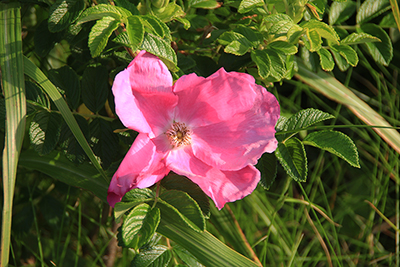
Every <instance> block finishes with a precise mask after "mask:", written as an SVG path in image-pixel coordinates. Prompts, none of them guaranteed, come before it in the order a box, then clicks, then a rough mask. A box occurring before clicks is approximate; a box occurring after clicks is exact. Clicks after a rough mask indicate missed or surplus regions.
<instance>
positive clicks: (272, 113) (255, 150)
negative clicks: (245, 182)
mask: <svg viewBox="0 0 400 267" xmlns="http://www.w3.org/2000/svg"><path fill="white" fill-rule="evenodd" d="M251 86H252V90H254V91H258V97H257V98H256V99H254V101H253V105H252V107H251V108H249V109H248V110H246V111H243V112H240V113H236V114H233V115H232V117H230V119H229V120H225V121H220V122H217V123H214V124H209V125H205V126H200V127H193V129H192V131H193V134H192V148H193V153H194V155H195V156H196V157H197V158H199V159H200V160H202V161H203V162H205V163H206V164H208V165H211V166H213V167H216V168H218V169H221V170H239V169H242V168H244V167H245V166H247V165H248V164H252V165H255V164H256V163H257V160H258V159H259V158H260V157H261V155H262V154H263V153H265V152H268V153H271V152H273V151H275V149H276V147H277V144H278V142H277V140H276V139H275V124H276V121H277V120H278V118H279V113H280V108H279V104H278V101H277V100H276V98H275V96H274V95H272V94H271V93H269V92H268V91H266V90H265V89H264V88H263V87H262V86H259V85H256V84H252V85H251Z"/></svg>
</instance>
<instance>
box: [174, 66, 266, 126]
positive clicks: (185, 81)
mask: <svg viewBox="0 0 400 267" xmlns="http://www.w3.org/2000/svg"><path fill="white" fill-rule="evenodd" d="M264 90H265V89H264ZM173 91H174V93H175V94H176V95H177V96H178V97H179V102H178V105H177V107H176V115H175V118H176V120H177V121H182V122H185V123H188V124H190V125H191V126H205V125H208V124H212V123H217V122H220V121H226V120H230V119H231V118H232V117H233V116H234V115H235V114H237V113H241V112H244V111H248V110H250V109H252V107H253V105H254V102H255V101H257V98H258V97H259V94H260V93H259V89H257V87H256V86H255V82H254V78H253V77H252V76H250V75H248V74H245V73H238V72H229V73H228V72H226V71H225V70H224V69H223V68H221V69H219V70H218V71H217V72H216V73H214V74H213V75H211V76H210V77H208V78H202V77H198V76H197V75H196V74H189V75H184V76H182V77H181V78H179V79H178V80H177V81H176V82H175V84H174V87H173Z"/></svg>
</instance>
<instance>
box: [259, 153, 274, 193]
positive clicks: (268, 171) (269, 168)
mask: <svg viewBox="0 0 400 267" xmlns="http://www.w3.org/2000/svg"><path fill="white" fill-rule="evenodd" d="M276 162H277V159H276V156H275V154H274V153H264V154H263V155H262V156H261V158H260V159H259V160H258V163H257V165H256V168H257V169H258V170H259V171H260V172H261V179H260V184H261V185H262V186H263V187H264V188H265V189H269V188H270V187H271V185H272V184H273V182H274V181H275V177H276V173H277V164H276Z"/></svg>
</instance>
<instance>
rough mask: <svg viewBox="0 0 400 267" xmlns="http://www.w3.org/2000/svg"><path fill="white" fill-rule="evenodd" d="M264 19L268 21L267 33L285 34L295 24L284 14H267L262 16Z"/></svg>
mask: <svg viewBox="0 0 400 267" xmlns="http://www.w3.org/2000/svg"><path fill="white" fill-rule="evenodd" d="M264 21H265V22H269V23H270V27H269V29H268V33H269V34H275V35H285V34H287V32H288V31H289V30H290V29H291V28H292V27H293V26H294V25H296V24H295V23H294V22H293V20H292V19H291V18H290V17H289V16H288V15H286V14H274V15H269V16H266V17H264Z"/></svg>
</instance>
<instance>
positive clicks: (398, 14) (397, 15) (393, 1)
mask: <svg viewBox="0 0 400 267" xmlns="http://www.w3.org/2000/svg"><path fill="white" fill-rule="evenodd" d="M390 5H391V6H392V11H393V16H394V19H395V21H396V24H397V29H398V30H399V31H400V11H399V4H397V0H390Z"/></svg>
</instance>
